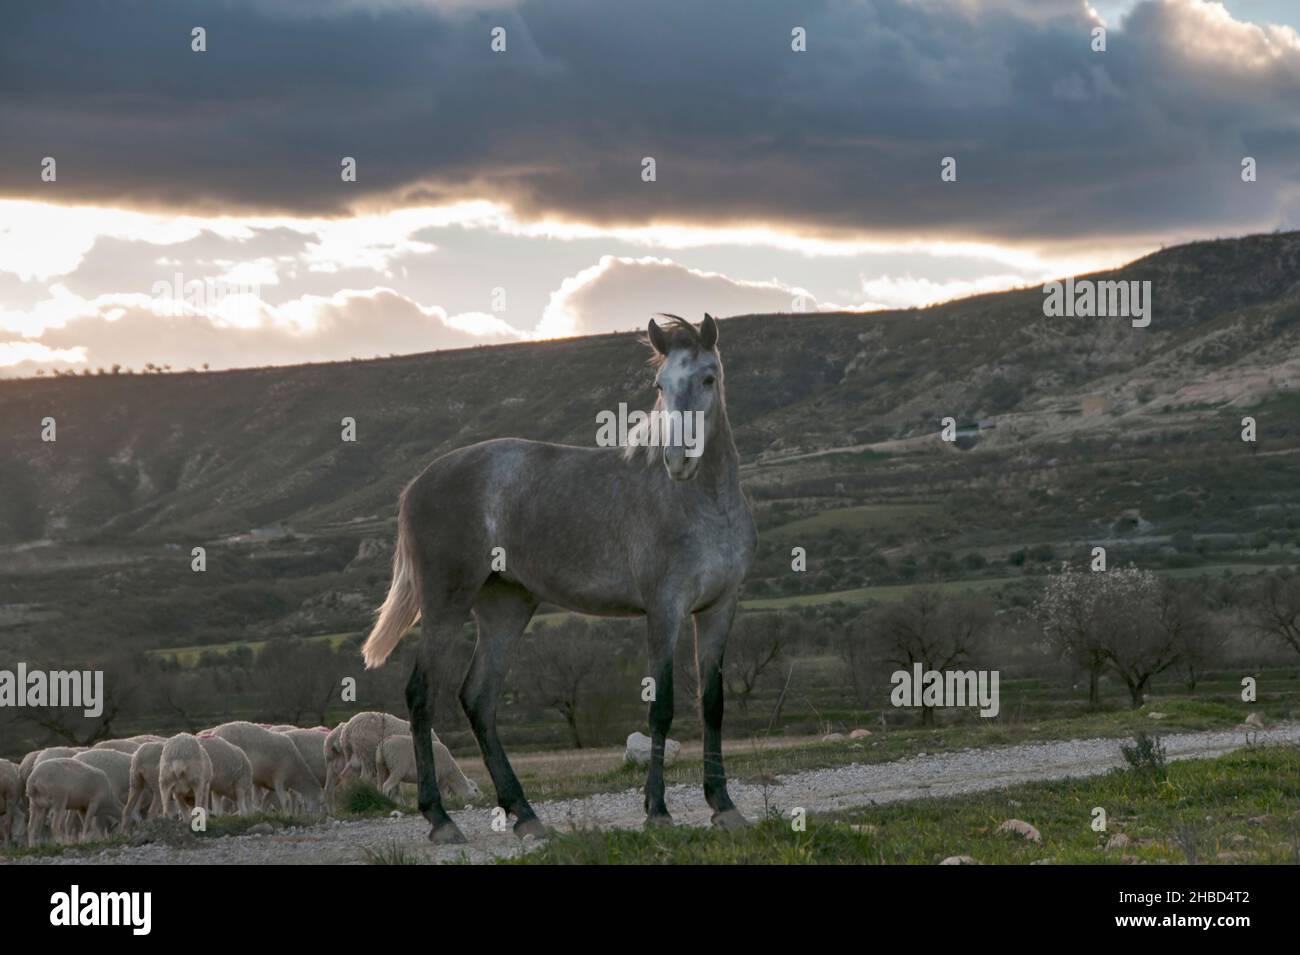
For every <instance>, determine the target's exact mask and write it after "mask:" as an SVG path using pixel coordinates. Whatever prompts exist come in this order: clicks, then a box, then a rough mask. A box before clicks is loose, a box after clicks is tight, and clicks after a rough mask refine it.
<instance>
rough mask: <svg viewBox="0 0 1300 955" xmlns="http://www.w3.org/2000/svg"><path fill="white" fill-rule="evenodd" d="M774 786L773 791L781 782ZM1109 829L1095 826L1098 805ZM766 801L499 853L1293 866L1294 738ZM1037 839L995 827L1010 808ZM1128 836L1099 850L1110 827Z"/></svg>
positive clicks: (552, 858) (587, 858)
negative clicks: (908, 788) (871, 792)
mask: <svg viewBox="0 0 1300 955" xmlns="http://www.w3.org/2000/svg"><path fill="white" fill-rule="evenodd" d="M777 792H778V793H779V789H778V790H777ZM1098 806H1100V807H1101V808H1103V809H1104V810H1105V811H1106V816H1107V831H1106V832H1097V831H1094V830H1093V828H1092V822H1093V819H1094V808H1095V807H1098ZM790 808H791V807H786V806H781V807H779V808H774V809H773V810H772V811H771V812H770V813H769V816H768V817H767V818H766V819H764V820H761V821H760V822H759V823H758V824H757V825H756V826H754V827H752V828H750V829H747V830H744V831H741V832H714V831H712V830H708V829H696V828H686V827H679V828H673V829H666V830H665V829H659V830H654V831H649V832H644V831H634V830H619V831H594V830H593V831H580V832H573V833H566V834H559V835H556V836H554V837H552V838H551V839H549V840H547V842H546V843H544V844H543V845H542V846H540V847H539V848H538V849H537V850H535V851H533V852H531V853H528V854H526V855H524V856H522V857H520V858H517V859H512V860H502V861H503V862H504V863H505V864H518V865H539V864H564V863H569V864H586V865H590V864H616V865H617V864H664V863H669V864H908V865H933V864H935V863H937V862H939V861H941V860H943V859H944V858H947V857H949V856H954V855H968V856H971V857H973V858H974V859H975V860H976V861H978V862H981V863H985V864H1026V863H1031V862H1053V863H1069V864H1108V863H1112V864H1122V863H1132V862H1165V863H1168V862H1189V861H1193V860H1195V861H1197V862H1206V863H1271V864H1279V863H1289V864H1297V863H1300V749H1297V748H1296V747H1293V746H1292V747H1276V748H1264V749H1249V750H1240V751H1237V752H1235V753H1231V754H1229V755H1227V756H1222V757H1219V758H1217V759H1211V760H1191V761H1182V762H1176V763H1173V764H1171V765H1170V766H1169V771H1168V775H1167V778H1166V779H1164V780H1163V781H1157V780H1153V779H1151V778H1150V777H1149V776H1144V775H1141V774H1135V773H1133V772H1131V771H1128V770H1114V771H1112V772H1110V773H1107V774H1106V775H1103V776H1094V777H1091V778H1087V779H1077V780H1063V781H1059V782H1050V783H1030V784H1025V785H1020V786H1012V787H1008V788H1006V789H1004V790H999V791H995V792H988V793H982V794H971V795H963V796H960V797H952V798H944V799H934V800H922V801H919V802H907V803H893V804H888V805H885V806H877V807H871V808H869V809H859V810H853V811H849V812H844V813H839V814H835V815H831V816H813V817H810V818H809V819H808V821H807V828H806V831H803V832H797V831H794V829H793V827H792V824H791V816H790V814H789V809H790ZM1012 818H1016V819H1022V820H1025V821H1026V822H1029V823H1030V824H1032V825H1033V826H1034V827H1035V828H1037V829H1038V831H1039V833H1040V834H1041V836H1042V841H1041V842H1040V843H1034V842H1030V841H1028V840H1026V839H1024V838H1023V837H1020V836H1017V835H1013V834H1010V833H1006V832H1000V831H998V827H999V826H1000V825H1001V824H1002V823H1003V822H1004V821H1006V820H1007V819H1012ZM1119 834H1123V835H1124V836H1126V837H1127V838H1128V840H1129V844H1128V845H1127V846H1126V847H1123V848H1116V849H1112V851H1109V852H1108V851H1106V849H1105V846H1106V842H1107V840H1108V839H1109V838H1113V837H1114V836H1116V835H1119Z"/></svg>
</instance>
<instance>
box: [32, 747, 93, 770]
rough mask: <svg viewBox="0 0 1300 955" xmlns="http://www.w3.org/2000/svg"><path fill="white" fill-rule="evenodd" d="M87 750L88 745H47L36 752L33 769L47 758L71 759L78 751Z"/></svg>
mask: <svg viewBox="0 0 1300 955" xmlns="http://www.w3.org/2000/svg"><path fill="white" fill-rule="evenodd" d="M85 751H86V747H84V746H47V747H45V749H43V750H41V751H40V752H39V753H37V754H36V758H35V760H34V761H33V762H32V769H35V768H36V767H37V766H39V765H41V763H43V762H45V761H46V760H47V759H71V758H72V757H73V756H76V755H77V754H78V753H84V752H85ZM28 775H29V776H30V775H31V770H28Z"/></svg>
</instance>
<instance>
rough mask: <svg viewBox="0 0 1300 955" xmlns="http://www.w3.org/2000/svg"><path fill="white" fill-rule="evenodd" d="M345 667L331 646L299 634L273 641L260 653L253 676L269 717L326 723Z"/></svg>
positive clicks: (289, 721) (280, 719)
mask: <svg viewBox="0 0 1300 955" xmlns="http://www.w3.org/2000/svg"><path fill="white" fill-rule="evenodd" d="M342 670H343V668H342V667H341V666H340V665H339V661H338V660H337V658H336V655H335V653H334V651H333V650H332V649H330V647H329V645H328V644H326V643H322V642H320V641H311V642H308V641H305V640H300V639H298V638H296V637H293V638H290V639H287V640H272V641H271V642H269V643H268V644H267V645H266V646H265V647H264V648H263V649H262V652H261V653H259V654H258V655H257V662H256V664H255V665H254V670H253V675H254V681H255V684H256V686H257V688H258V689H259V690H260V691H261V695H262V697H263V699H264V705H265V706H266V711H265V712H266V714H267V716H268V717H269V718H270V719H272V720H274V721H276V722H283V723H301V722H302V721H303V719H304V717H307V718H308V720H307V721H308V722H315V723H318V724H319V723H324V722H325V711H326V710H328V709H329V705H330V703H331V702H333V701H334V699H335V698H336V694H337V692H338V689H339V685H340V682H339V681H340V674H341V673H342Z"/></svg>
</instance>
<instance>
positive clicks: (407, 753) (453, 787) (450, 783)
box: [375, 736, 479, 799]
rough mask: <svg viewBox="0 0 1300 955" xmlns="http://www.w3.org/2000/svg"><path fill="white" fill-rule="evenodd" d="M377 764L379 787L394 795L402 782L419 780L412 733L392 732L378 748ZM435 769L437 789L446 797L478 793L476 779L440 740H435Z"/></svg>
mask: <svg viewBox="0 0 1300 955" xmlns="http://www.w3.org/2000/svg"><path fill="white" fill-rule="evenodd" d="M375 768H376V769H377V770H378V772H379V779H380V780H382V781H381V782H380V784H379V790H380V792H382V793H383V794H384V795H385V796H392V795H393V793H395V792H396V791H397V788H398V787H399V786H400V785H401V784H402V783H418V782H419V781H420V777H419V774H418V773H417V772H416V765H415V743H414V742H413V741H412V739H411V737H409V736H390V737H388V738H387V739H386V740H384V741H383V742H382V743H380V744H379V746H378V747H376V749H375ZM433 772H434V775H435V776H436V777H437V779H438V790H439V791H440V792H441V793H442V794H443V796H445V797H454V798H456V799H470V798H473V797H474V796H477V795H478V794H479V788H478V786H476V785H475V784H474V781H473V780H472V779H470V778H469V777H468V776H466V775H465V774H464V773H463V772H462V771H461V768H460V766H459V765H457V763H456V760H455V758H453V757H452V755H451V750H449V749H447V747H446V746H443V745H442V743H440V742H439V741H437V740H434V742H433Z"/></svg>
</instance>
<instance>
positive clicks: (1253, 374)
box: [0, 233, 1300, 545]
mask: <svg viewBox="0 0 1300 955" xmlns="http://www.w3.org/2000/svg"><path fill="white" fill-rule="evenodd" d="M1094 277H1095V278H1099V279H1122V280H1138V281H1141V280H1150V281H1151V282H1152V288H1153V301H1154V312H1153V320H1152V322H1151V325H1150V327H1149V328H1145V329H1134V328H1132V327H1130V324H1129V322H1128V321H1127V320H1126V319H1122V318H1047V317H1045V316H1044V314H1043V293H1042V290H1041V289H1040V288H1032V289H1027V290H1023V291H1013V292H1006V293H1000V294H992V295H982V296H978V297H974V298H968V299H963V300H961V301H955V302H951V303H947V304H944V305H939V306H935V307H932V308H927V309H921V310H905V311H892V312H879V313H873V314H826V313H819V314H813V315H751V316H741V317H735V318H731V319H729V320H727V321H726V322H725V323H724V324H723V329H722V353H723V357H724V361H725V364H726V371H727V393H728V399H729V403H730V408H731V416H732V420H733V422H734V424H735V425H736V431H737V440H738V443H739V445H740V448H741V453H742V455H743V457H744V459H745V460H746V462H749V463H758V462H769V461H780V460H782V459H791V458H793V457H794V456H796V455H801V454H803V455H806V454H815V453H818V452H824V451H827V450H832V449H860V448H862V447H863V446H867V445H871V446H872V447H874V448H878V449H884V450H889V449H893V450H895V451H906V450H907V449H908V448H909V447H916V446H917V444H916V442H918V441H919V442H921V443H922V444H924V443H925V442H926V441H927V440H928V438H927V436H928V435H931V434H933V432H935V431H936V430H937V429H938V427H939V419H940V418H942V417H944V416H948V415H951V416H952V417H954V418H956V419H957V420H958V421H959V422H963V423H974V422H978V421H981V420H983V421H985V422H986V423H993V424H996V427H995V428H988V429H986V431H984V432H979V434H980V435H982V436H983V438H984V439H985V440H986V441H987V442H989V443H991V444H992V445H993V446H995V447H996V446H998V445H999V444H1000V445H1010V444H1016V445H1020V446H1024V445H1032V443H1033V442H1036V441H1042V440H1055V439H1059V438H1060V437H1061V436H1062V435H1064V434H1070V433H1076V432H1077V433H1081V434H1093V433H1096V432H1098V431H1110V432H1113V433H1114V437H1115V440H1119V441H1124V440H1137V439H1138V438H1139V437H1140V436H1141V435H1142V434H1143V432H1144V431H1147V430H1149V429H1150V428H1151V427H1153V426H1154V425H1156V424H1158V425H1159V426H1160V427H1161V428H1168V427H1170V426H1171V424H1172V425H1173V426H1180V427H1186V428H1195V427H1196V420H1197V419H1196V418H1195V414H1196V413H1197V412H1198V409H1205V408H1214V407H1223V406H1229V407H1233V406H1253V405H1257V404H1260V403H1262V402H1267V401H1268V400H1270V399H1272V398H1275V397H1276V396H1279V395H1286V394H1287V393H1289V392H1293V391H1294V390H1295V389H1297V387H1298V386H1300V233H1287V234H1278V235H1268V236H1254V237H1250V238H1244V239H1234V240H1223V241H1210V242H1197V243H1194V244H1191V245H1185V246H1180V247H1177V248H1171V249H1166V250H1163V251H1161V252H1158V253H1155V254H1153V255H1150V256H1148V257H1146V258H1144V259H1141V260H1139V261H1136V262H1133V263H1131V264H1130V265H1128V266H1125V267H1124V268H1121V269H1118V270H1116V271H1115V272H1113V273H1105V274H1101V275H1098V276H1094ZM707 304H708V303H704V302H702V303H701V310H703V309H704V308H706V307H707ZM645 357H646V356H645V352H644V349H643V347H642V346H640V345H638V344H637V343H636V342H635V340H634V338H633V336H631V335H626V334H624V335H604V336H598V337H592V338H580V339H570V340H565V341H555V342H541V343H528V344H513V345H499V346H495V347H483V348H475V349H468V350H460V351H448V352H438V353H432V354H423V355H413V356H408V357H402V358H392V359H385V360H373V361H355V362H345V363H335V364H319V365H303V366H295V367H282V368H262V369H250V370H241V371H229V372H212V373H183V374H167V375H148V376H146V375H119V376H96V377H76V378H72V377H63V378H58V379H27V380H20V381H2V382H0V545H5V544H7V545H14V544H20V543H23V542H33V541H42V540H51V539H52V540H55V541H60V540H62V541H67V540H91V541H98V542H106V541H156V542H162V541H182V542H184V541H190V540H194V539H206V538H211V537H213V536H223V535H234V534H238V533H248V532H250V531H252V530H253V529H255V528H264V527H268V526H276V525H281V524H285V525H288V526H290V527H291V528H294V529H297V530H302V529H312V528H328V527H331V526H339V525H343V524H345V523H346V522H351V521H356V520H357V519H359V518H372V517H373V518H377V519H382V518H383V517H386V516H388V515H391V513H392V510H393V506H394V502H395V497H396V494H397V491H398V490H399V489H400V487H401V486H402V485H403V484H404V483H405V482H406V481H407V480H409V479H410V478H411V477H413V476H414V475H415V474H416V473H417V472H418V471H419V470H420V468H422V467H423V466H424V464H426V463H427V462H428V461H429V460H431V459H432V458H433V457H435V456H437V455H438V454H439V453H442V452H444V451H447V450H450V449H452V448H455V447H458V446H460V445H464V444H468V443H471V442H474V441H479V440H482V439H485V438H490V437H496V436H503V435H519V436H524V437H531V438H539V439H546V440H554V441H566V442H572V443H576V444H587V445H589V444H591V443H592V442H593V440H594V433H595V414H596V412H597V411H598V410H600V409H603V408H611V409H612V408H617V406H618V403H619V402H620V401H626V402H628V403H629V405H631V406H633V407H646V406H648V405H649V404H650V402H651V398H652V392H651V389H650V386H649V377H648V375H647V372H646V368H645ZM1157 410H1159V411H1160V412H1161V413H1162V414H1163V415H1164V417H1163V418H1156V417H1155V412H1156V411H1157ZM1084 411H1087V412H1088V413H1087V414H1083V413H1082V412H1084ZM46 416H52V417H54V418H55V419H56V421H57V427H58V440H57V442H56V443H53V444H45V443H42V442H41V440H40V423H41V419H42V418H44V417H46ZM345 416H347V417H352V418H354V419H355V420H356V422H357V431H358V441H357V442H356V443H355V444H347V443H343V442H342V441H340V429H341V425H340V421H341V419H342V418H344V417H345ZM909 441H910V442H911V443H910V444H909Z"/></svg>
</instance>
